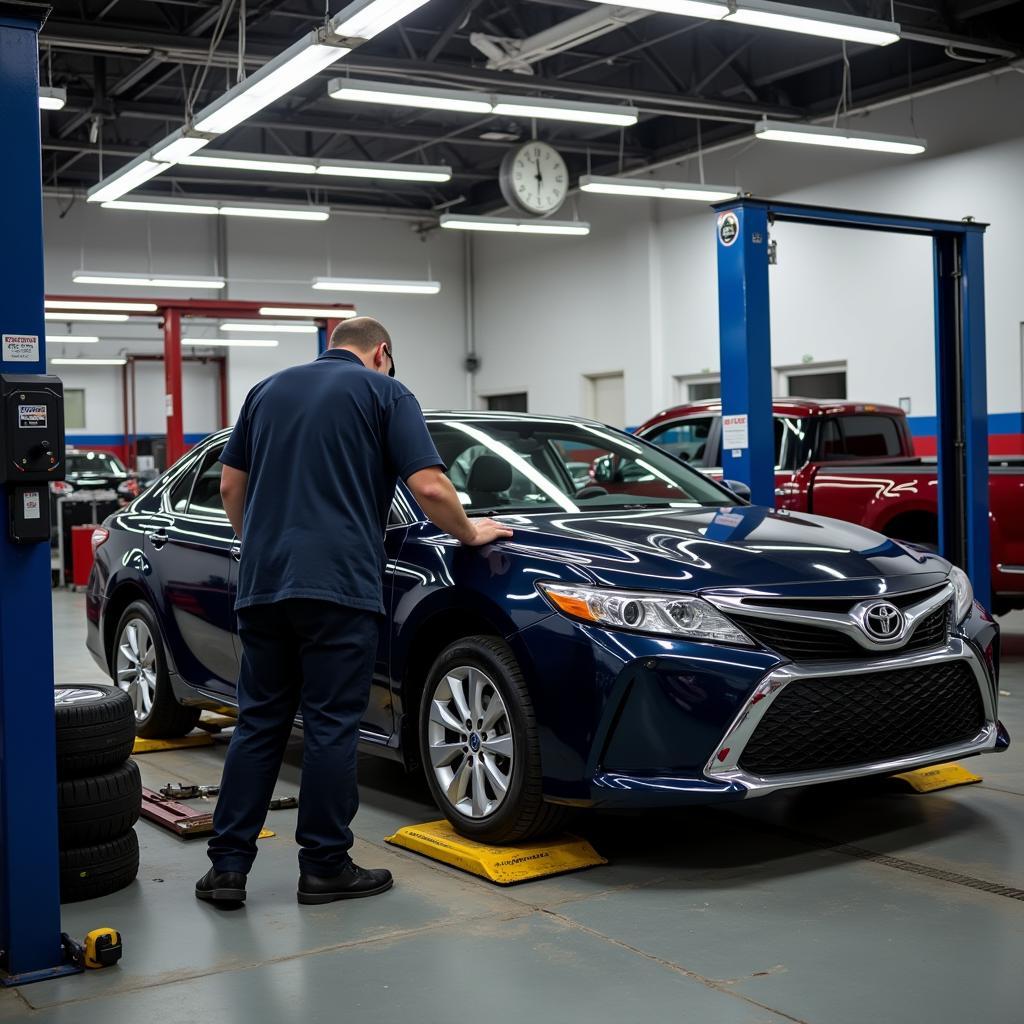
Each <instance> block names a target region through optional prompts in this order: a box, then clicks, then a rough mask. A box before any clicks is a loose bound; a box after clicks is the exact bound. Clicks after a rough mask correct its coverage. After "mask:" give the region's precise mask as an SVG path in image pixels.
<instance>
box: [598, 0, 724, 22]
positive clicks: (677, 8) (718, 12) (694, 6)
mask: <svg viewBox="0 0 1024 1024" xmlns="http://www.w3.org/2000/svg"><path fill="white" fill-rule="evenodd" d="M615 6H616V7H639V8H640V9H641V10H643V11H656V12H657V13H658V14H679V15H682V17H684V18H704V20H705V21H720V20H721V19H722V18H724V17H725V16H726V15H727V14H728V13H729V6H728V4H725V3H715V2H714V0H707V2H706V3H705V2H703V0H615Z"/></svg>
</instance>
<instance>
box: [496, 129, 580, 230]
mask: <svg viewBox="0 0 1024 1024" xmlns="http://www.w3.org/2000/svg"><path fill="white" fill-rule="evenodd" d="M499 183H500V185H501V193H502V195H503V196H504V197H505V201H506V202H507V203H508V204H509V205H510V206H512V207H515V208H518V209H520V210H525V211H526V212H527V213H532V214H534V215H540V214H545V213H554V212H555V210H557V209H558V208H559V207H560V206H561V205H562V203H563V202H565V197H566V195H567V194H568V192H569V169H568V167H566V165H565V160H564V159H563V158H562V154H561V153H559V152H558V150H557V149H555V148H554V146H549V145H548V144H547V143H546V142H537V141H534V142H527V143H524V144H523V145H522V146H517V147H516V148H515V149H512V150H510V151H509V152H508V153H506V154H505V159H504V160H502V162H501V173H500V182H499Z"/></svg>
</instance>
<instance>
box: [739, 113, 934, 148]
mask: <svg viewBox="0 0 1024 1024" xmlns="http://www.w3.org/2000/svg"><path fill="white" fill-rule="evenodd" d="M754 134H755V135H756V136H757V137H758V138H759V139H767V140H768V141H770V142H800V143H803V144H804V145H808V146H834V147H836V148H838V149H867V150H871V151H874V152H876V153H907V154H914V153H923V152H924V151H925V149H927V148H928V143H927V142H926V141H925V140H924V139H917V138H913V137H912V136H909V135H880V134H878V133H877V132H858V131H853V130H851V129H849V128H826V127H820V126H818V125H810V124H791V123H789V122H788V121H758V122H757V124H756V125H755V126H754Z"/></svg>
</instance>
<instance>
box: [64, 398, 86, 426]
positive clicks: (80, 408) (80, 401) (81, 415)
mask: <svg viewBox="0 0 1024 1024" xmlns="http://www.w3.org/2000/svg"><path fill="white" fill-rule="evenodd" d="M64 429H65V430H84V429H85V388H65V389H64Z"/></svg>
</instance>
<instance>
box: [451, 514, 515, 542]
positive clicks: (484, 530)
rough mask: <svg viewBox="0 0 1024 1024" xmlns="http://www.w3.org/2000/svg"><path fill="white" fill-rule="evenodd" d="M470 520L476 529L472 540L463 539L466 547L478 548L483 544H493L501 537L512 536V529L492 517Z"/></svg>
mask: <svg viewBox="0 0 1024 1024" xmlns="http://www.w3.org/2000/svg"><path fill="white" fill-rule="evenodd" d="M470 522H471V523H472V524H473V528H474V529H475V530H476V536H475V537H474V538H473V539H472V540H467V541H463V543H464V544H465V545H467V546H468V547H471V548H478V547H481V546H482V545H484V544H493V543H494V541H496V540H501V539H502V538H503V537H511V536H512V531H511V530H510V529H509V528H508V527H507V526H502V525H501V523H496V522H495V521H494V520H493V519H471V520H470Z"/></svg>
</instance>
